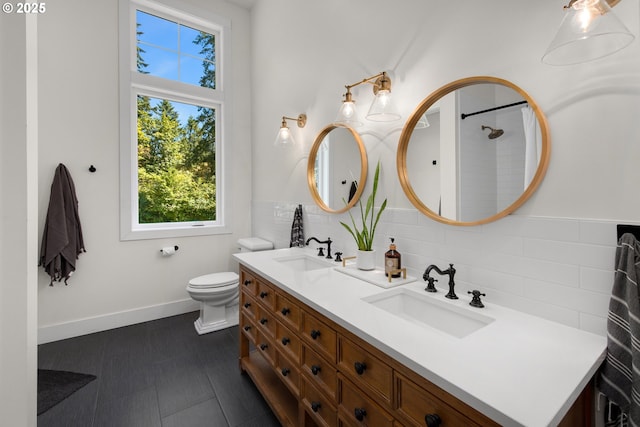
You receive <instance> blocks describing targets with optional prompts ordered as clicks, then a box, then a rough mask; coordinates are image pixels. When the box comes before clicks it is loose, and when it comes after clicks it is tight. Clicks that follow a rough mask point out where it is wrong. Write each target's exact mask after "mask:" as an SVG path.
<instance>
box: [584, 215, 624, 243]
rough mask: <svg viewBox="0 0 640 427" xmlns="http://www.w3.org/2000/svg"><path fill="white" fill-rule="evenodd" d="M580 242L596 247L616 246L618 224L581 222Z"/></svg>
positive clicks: (591, 221)
mask: <svg viewBox="0 0 640 427" xmlns="http://www.w3.org/2000/svg"><path fill="white" fill-rule="evenodd" d="M578 224H579V226H580V241H581V242H584V243H592V244H594V245H606V246H616V243H617V241H618V238H617V235H616V225H617V223H616V222H603V221H593V220H580V221H578Z"/></svg>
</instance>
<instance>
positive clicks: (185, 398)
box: [38, 312, 280, 427]
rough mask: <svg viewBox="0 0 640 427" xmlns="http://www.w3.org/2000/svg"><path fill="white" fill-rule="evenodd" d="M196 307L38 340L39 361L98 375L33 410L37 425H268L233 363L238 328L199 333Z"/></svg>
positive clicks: (268, 415)
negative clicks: (149, 319) (40, 410)
mask: <svg viewBox="0 0 640 427" xmlns="http://www.w3.org/2000/svg"><path fill="white" fill-rule="evenodd" d="M197 317H198V312H193V313H187V314H183V315H180V316H174V317H168V318H165V319H160V320H155V321H152V322H145V323H140V324H137V325H131V326H127V327H124V328H118V329H112V330H109V331H104V332H98V333H95V334H90V335H84V336H81V337H76V338H70V339H67V340H62V341H56V342H52V343H47V344H42V345H40V346H39V347H38V367H39V368H41V369H58V370H65V371H74V372H81V373H86V374H93V375H96V376H97V379H96V380H95V381H93V382H91V383H89V384H88V385H86V386H85V387H83V388H82V389H80V390H79V391H77V392H75V393H74V394H72V395H71V396H70V397H68V398H67V399H66V400H64V401H62V402H61V403H59V404H58V405H56V406H54V407H53V408H51V409H50V410H49V411H47V412H45V413H44V414H42V415H40V416H39V417H38V426H41V427H54V426H56V427H57V426H61V427H76V426H77V427H146V426H149V427H156V426H162V427H201V426H213V427H253V426H256V427H258V426H259V427H270V426H279V425H280V424H279V423H278V421H277V420H276V419H275V417H274V416H273V414H272V412H271V410H270V409H269V407H268V405H267V404H266V403H265V401H264V399H263V398H262V396H261V395H260V393H259V392H258V391H257V389H256V388H255V386H254V385H253V382H252V381H251V380H250V379H249V377H248V376H247V375H244V374H241V373H240V370H239V368H238V328H237V327H233V328H229V329H225V330H222V331H218V332H212V333H210V334H205V335H201V336H200V335H198V334H197V333H196V331H195V329H194V327H193V321H194V320H195V319H197Z"/></svg>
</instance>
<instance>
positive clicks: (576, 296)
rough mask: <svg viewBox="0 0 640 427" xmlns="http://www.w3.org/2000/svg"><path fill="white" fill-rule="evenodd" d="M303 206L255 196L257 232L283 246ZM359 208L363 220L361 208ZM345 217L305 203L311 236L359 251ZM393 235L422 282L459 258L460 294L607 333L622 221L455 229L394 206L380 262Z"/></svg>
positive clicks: (383, 225) (503, 222) (380, 237)
mask: <svg viewBox="0 0 640 427" xmlns="http://www.w3.org/2000/svg"><path fill="white" fill-rule="evenodd" d="M297 205H298V204H297V203H293V202H268V201H265V202H254V203H253V232H254V234H256V235H258V236H260V237H264V238H266V239H269V240H271V241H273V242H274V243H275V244H276V247H288V245H289V237H290V229H291V221H292V220H293V211H294V210H295V208H296V207H297ZM353 214H354V215H355V216H356V220H357V219H358V218H357V217H358V216H359V212H357V211H354V212H353ZM340 221H344V222H347V223H350V218H349V215H348V214H346V213H345V214H339V215H335V214H328V213H326V212H324V211H322V210H321V209H320V208H318V207H317V206H316V205H314V204H307V205H304V227H305V236H307V237H310V236H319V237H323V238H324V237H327V236H330V237H331V239H332V240H333V241H334V245H333V247H335V248H336V250H338V249H340V250H341V251H343V252H345V253H348V252H353V253H355V244H354V242H353V239H352V238H351V236H350V235H349V234H348V233H347V231H346V230H344V228H343V227H342V226H341V225H340V224H339V222H340ZM389 237H394V238H395V239H396V244H397V246H398V251H399V252H400V253H401V254H402V262H403V266H405V267H407V269H408V273H409V274H410V275H414V276H416V277H417V278H418V280H420V281H422V274H423V272H424V270H425V268H426V267H427V266H428V265H430V264H436V265H438V266H440V267H447V265H448V264H449V263H453V264H454V265H455V267H456V269H457V273H456V282H457V284H458V291H459V292H458V294H459V295H462V294H466V292H467V291H468V290H471V289H480V290H482V291H484V292H486V293H487V298H486V301H487V302H488V303H490V304H500V305H503V306H507V307H511V308H513V309H516V310H519V311H523V312H526V313H530V314H533V315H536V316H539V317H543V318H546V319H549V320H552V321H556V322H560V323H563V324H566V325H569V326H573V327H576V328H581V329H584V330H587V331H590V332H594V333H597V334H601V335H603V334H606V316H607V310H608V304H609V298H610V295H611V286H612V284H613V273H612V271H613V261H614V257H615V250H616V248H615V245H616V223H615V222H611V221H598V220H590V219H589V220H587V219H567V218H541V217H529V216H524V215H509V216H507V217H505V218H502V219H500V220H499V221H496V222H493V223H490V224H485V225H482V226H476V227H454V226H450V225H446V224H442V223H439V222H437V221H434V220H432V219H431V218H429V217H426V216H425V215H422V214H420V213H419V212H418V211H416V210H413V209H392V208H387V210H386V211H385V212H384V213H383V215H382V219H381V221H380V223H379V225H378V230H377V231H376V239H375V240H376V241H375V249H376V250H378V251H379V252H380V263H379V265H380V266H381V265H382V257H383V253H384V252H385V251H386V250H387V248H388V244H389V240H388V238H389ZM439 279H440V282H438V286H439V288H440V289H443V290H445V289H446V278H439Z"/></svg>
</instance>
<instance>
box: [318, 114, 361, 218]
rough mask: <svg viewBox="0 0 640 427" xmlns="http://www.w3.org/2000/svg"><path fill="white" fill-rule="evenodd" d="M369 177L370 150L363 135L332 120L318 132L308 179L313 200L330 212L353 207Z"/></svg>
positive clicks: (344, 210)
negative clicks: (368, 161) (366, 149)
mask: <svg viewBox="0 0 640 427" xmlns="http://www.w3.org/2000/svg"><path fill="white" fill-rule="evenodd" d="M366 179H367V152H366V151H365V149H364V144H363V143H362V139H360V135H358V133H357V132H356V131H355V130H353V129H352V128H350V127H348V126H344V125H341V124H338V123H335V124H331V125H329V126H327V127H325V128H324V129H322V131H320V133H319V134H318V136H317V137H316V140H315V141H314V143H313V146H312V147H311V152H310V153H309V163H308V165H307V182H308V184H309V190H310V191H311V195H312V196H313V200H314V201H315V202H316V203H317V204H318V206H320V208H322V209H323V210H325V211H327V212H332V213H341V212H346V211H347V210H348V209H351V208H352V207H353V206H354V205H355V203H356V202H357V201H358V199H359V198H360V195H361V194H362V191H363V190H364V185H365V182H366Z"/></svg>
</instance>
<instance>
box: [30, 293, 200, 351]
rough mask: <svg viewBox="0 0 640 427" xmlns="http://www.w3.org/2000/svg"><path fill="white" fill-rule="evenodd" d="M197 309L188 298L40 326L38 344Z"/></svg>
mask: <svg viewBox="0 0 640 427" xmlns="http://www.w3.org/2000/svg"><path fill="white" fill-rule="evenodd" d="M199 309H200V303H198V302H197V301H194V300H192V299H190V298H189V299H184V300H180V301H173V302H170V303H166V304H158V305H152V306H148V307H141V308H136V309H133V310H127V311H120V312H117V313H109V314H105V315H102V316H95V317H87V318H84V319H78V320H74V321H71V322H64V323H58V324H55V325H48V326H42V327H40V328H38V344H44V343H48V342H52V341H58V340H63V339H66V338H73V337H78V336H80V335H86V334H91V333H94V332H100V331H106V330H108V329H114V328H120V327H122V326H128V325H133V324H136V323H141V322H148V321H149V320H156V319H161V318H163V317H170V316H175V315H178V314H183V313H188V312H190V311H196V310H199Z"/></svg>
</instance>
